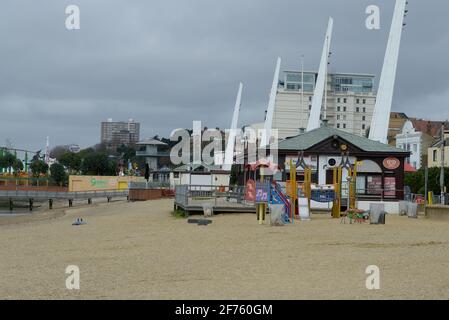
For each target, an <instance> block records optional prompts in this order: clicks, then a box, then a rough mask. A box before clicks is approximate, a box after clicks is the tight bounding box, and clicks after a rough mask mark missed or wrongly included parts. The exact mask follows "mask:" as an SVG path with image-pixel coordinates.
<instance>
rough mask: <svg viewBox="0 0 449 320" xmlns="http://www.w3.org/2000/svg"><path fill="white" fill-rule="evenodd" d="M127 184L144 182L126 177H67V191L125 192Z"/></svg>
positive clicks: (138, 178)
mask: <svg viewBox="0 0 449 320" xmlns="http://www.w3.org/2000/svg"><path fill="white" fill-rule="evenodd" d="M129 182H145V179H144V178H143V177H126V176H125V177H101V176H69V191H96V190H127V189H128V183H129Z"/></svg>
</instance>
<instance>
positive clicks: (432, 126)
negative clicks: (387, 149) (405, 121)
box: [412, 119, 447, 137]
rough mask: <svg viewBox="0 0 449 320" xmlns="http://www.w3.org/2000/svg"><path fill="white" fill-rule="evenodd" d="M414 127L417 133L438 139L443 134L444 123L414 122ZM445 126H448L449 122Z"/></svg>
mask: <svg viewBox="0 0 449 320" xmlns="http://www.w3.org/2000/svg"><path fill="white" fill-rule="evenodd" d="M412 123H413V126H414V127H415V129H416V131H420V132H424V133H427V134H428V135H431V136H432V137H436V136H438V135H439V133H440V132H441V126H442V124H443V122H442V121H429V120H420V119H417V120H412ZM444 124H445V126H446V125H447V121H445V122H444Z"/></svg>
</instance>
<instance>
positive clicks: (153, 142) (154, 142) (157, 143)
mask: <svg viewBox="0 0 449 320" xmlns="http://www.w3.org/2000/svg"><path fill="white" fill-rule="evenodd" d="M136 144H137V145H154V146H167V145H168V144H166V143H164V142H162V141H159V140H157V139H154V138H150V139H144V140H142V141H139V142H138V143H136Z"/></svg>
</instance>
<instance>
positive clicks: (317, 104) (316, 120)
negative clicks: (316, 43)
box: [307, 18, 334, 131]
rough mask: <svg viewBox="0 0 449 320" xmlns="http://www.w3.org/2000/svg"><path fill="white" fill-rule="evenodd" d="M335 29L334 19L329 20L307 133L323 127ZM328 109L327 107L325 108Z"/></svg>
mask: <svg viewBox="0 0 449 320" xmlns="http://www.w3.org/2000/svg"><path fill="white" fill-rule="evenodd" d="M333 27H334V19H332V18H329V22H328V25H327V31H326V38H325V39H324V46H323V53H322V55H321V62H320V69H319V71H318V78H317V81H316V85H315V91H314V93H313V99H312V109H311V111H310V117H309V122H308V124H307V131H311V130H314V129H317V128H319V127H320V126H321V109H322V106H323V95H324V91H325V88H326V85H327V64H328V61H329V60H328V58H329V52H330V46H331V41H332V30H333ZM325 107H326V106H325Z"/></svg>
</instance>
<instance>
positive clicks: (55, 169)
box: [50, 163, 67, 186]
mask: <svg viewBox="0 0 449 320" xmlns="http://www.w3.org/2000/svg"><path fill="white" fill-rule="evenodd" d="M50 176H51V178H52V180H53V181H54V182H55V183H56V184H58V185H59V186H62V185H64V184H66V183H67V173H66V172H65V169H64V166H63V165H62V164H60V163H53V164H52V165H51V166H50Z"/></svg>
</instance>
